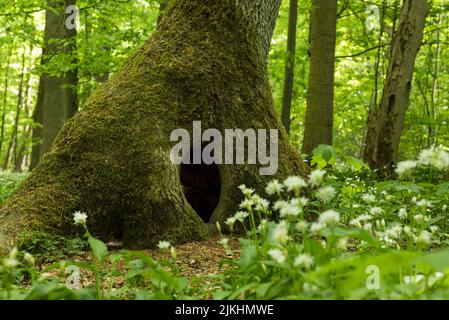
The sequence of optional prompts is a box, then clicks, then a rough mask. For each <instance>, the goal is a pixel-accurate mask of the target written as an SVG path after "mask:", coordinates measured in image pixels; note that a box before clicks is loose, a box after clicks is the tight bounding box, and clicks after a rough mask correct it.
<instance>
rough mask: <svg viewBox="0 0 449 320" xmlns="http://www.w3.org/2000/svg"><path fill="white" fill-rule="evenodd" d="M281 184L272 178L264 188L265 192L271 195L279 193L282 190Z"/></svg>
mask: <svg viewBox="0 0 449 320" xmlns="http://www.w3.org/2000/svg"><path fill="white" fill-rule="evenodd" d="M282 189H283V186H282V184H281V183H280V182H279V181H278V180H273V181H271V182H269V183H268V185H267V187H266V188H265V192H266V193H267V194H268V195H270V196H272V195H274V194H280V193H281V192H282Z"/></svg>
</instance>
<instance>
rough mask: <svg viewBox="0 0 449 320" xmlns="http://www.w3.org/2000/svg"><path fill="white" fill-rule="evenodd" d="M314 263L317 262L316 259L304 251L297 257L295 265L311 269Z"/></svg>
mask: <svg viewBox="0 0 449 320" xmlns="http://www.w3.org/2000/svg"><path fill="white" fill-rule="evenodd" d="M314 263H315V261H314V259H313V257H312V256H311V255H309V254H306V253H303V254H300V255H299V256H297V257H296V258H295V260H294V262H293V265H294V266H295V267H300V268H304V269H310V268H312V266H313V264H314Z"/></svg>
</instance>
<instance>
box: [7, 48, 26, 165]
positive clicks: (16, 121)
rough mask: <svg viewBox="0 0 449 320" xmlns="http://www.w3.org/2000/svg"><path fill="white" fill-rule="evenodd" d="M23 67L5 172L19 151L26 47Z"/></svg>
mask: <svg viewBox="0 0 449 320" xmlns="http://www.w3.org/2000/svg"><path fill="white" fill-rule="evenodd" d="M22 50H23V51H22V59H21V60H22V65H21V69H20V75H19V87H18V90H17V105H16V114H15V117H14V123H13V127H12V133H11V138H10V139H9V144H8V148H7V149H6V155H5V160H4V162H3V170H6V169H8V164H9V160H10V157H11V152H12V158H13V160H15V152H16V149H17V132H18V129H19V119H20V111H21V108H22V102H23V82H24V78H25V51H26V50H25V46H24V47H23V48H22Z"/></svg>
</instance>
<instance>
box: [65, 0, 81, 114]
mask: <svg viewBox="0 0 449 320" xmlns="http://www.w3.org/2000/svg"><path fill="white" fill-rule="evenodd" d="M66 3H67V6H71V5H73V6H74V5H76V0H66ZM64 17H65V15H64ZM64 30H65V32H66V34H65V38H66V39H67V41H68V42H69V45H68V46H67V47H66V49H65V51H66V52H68V53H69V54H71V55H72V56H73V58H72V61H71V63H72V65H73V67H72V68H70V70H69V71H67V73H66V74H65V79H64V81H65V87H64V89H65V94H64V98H65V101H64V102H65V105H66V106H65V108H66V115H65V120H67V119H69V118H71V117H73V116H74V115H75V113H77V112H78V68H77V62H78V59H77V57H76V28H64Z"/></svg>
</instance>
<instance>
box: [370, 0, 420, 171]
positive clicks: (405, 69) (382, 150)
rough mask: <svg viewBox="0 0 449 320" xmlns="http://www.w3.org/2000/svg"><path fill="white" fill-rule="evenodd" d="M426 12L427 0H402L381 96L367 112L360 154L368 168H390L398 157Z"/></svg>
mask: <svg viewBox="0 0 449 320" xmlns="http://www.w3.org/2000/svg"><path fill="white" fill-rule="evenodd" d="M427 12H428V9H427V0H416V1H411V0H406V1H404V5H403V8H402V11H401V18H400V21H399V27H398V31H397V35H396V36H395V41H394V44H393V51H392V57H391V62H390V67H389V71H388V74H387V80H386V83H385V87H384V92H383V95H382V100H381V103H380V106H379V108H378V109H375V110H372V111H371V113H370V115H369V118H370V120H369V123H368V127H367V136H366V142H365V143H366V144H365V149H364V155H363V158H364V160H365V161H366V162H367V163H368V164H369V165H370V166H371V168H377V169H384V168H387V169H389V170H390V169H391V168H393V166H394V164H395V163H396V161H397V158H398V149H399V143H400V139H401V134H402V128H403V123H404V118H405V114H406V111H407V108H408V104H409V98H410V92H411V88H412V79H413V71H414V65H415V59H416V56H417V54H418V51H419V49H420V47H421V41H422V38H423V31H424V25H425V21H426V16H427Z"/></svg>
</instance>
